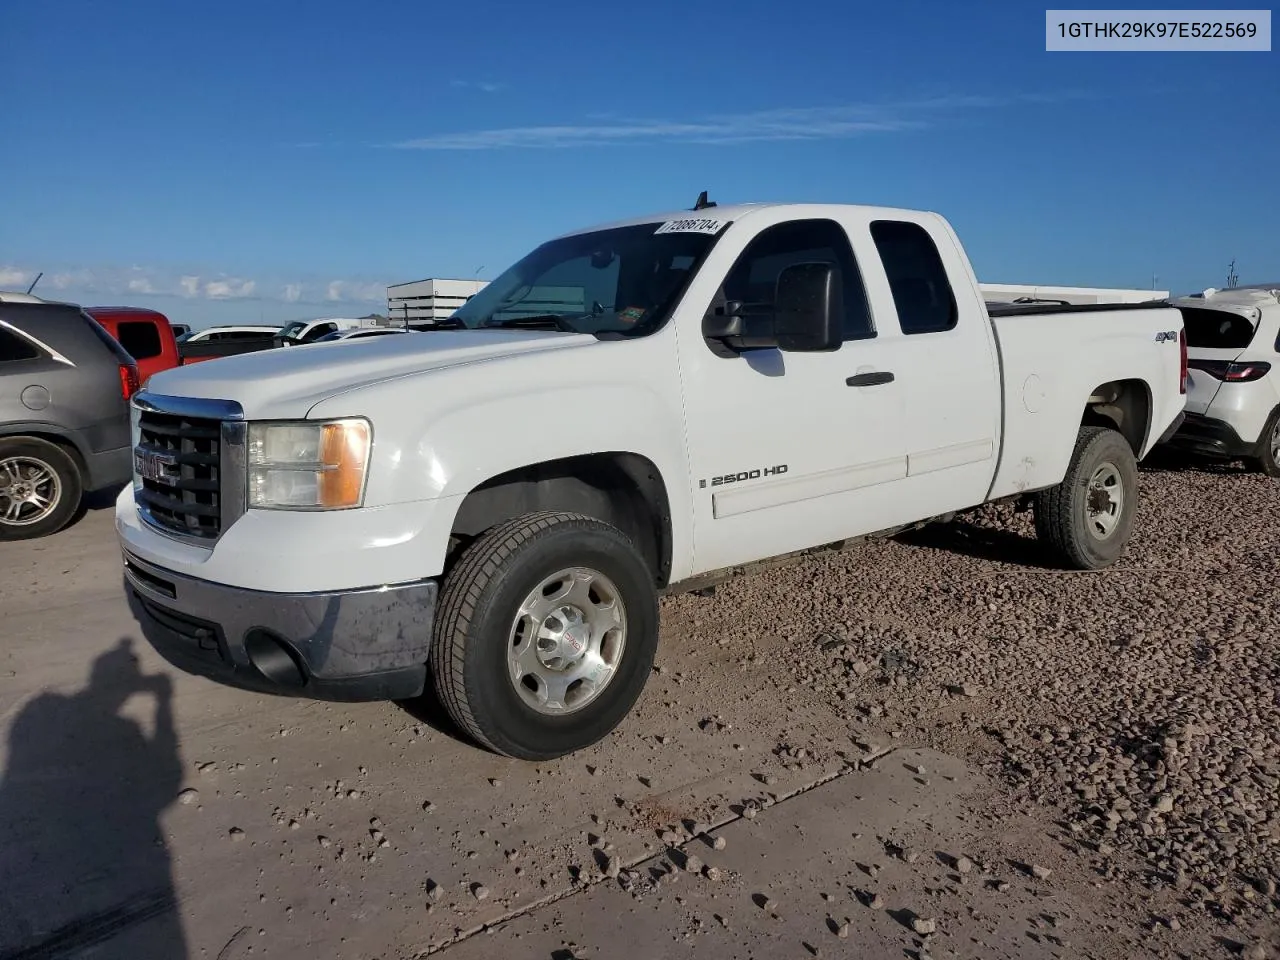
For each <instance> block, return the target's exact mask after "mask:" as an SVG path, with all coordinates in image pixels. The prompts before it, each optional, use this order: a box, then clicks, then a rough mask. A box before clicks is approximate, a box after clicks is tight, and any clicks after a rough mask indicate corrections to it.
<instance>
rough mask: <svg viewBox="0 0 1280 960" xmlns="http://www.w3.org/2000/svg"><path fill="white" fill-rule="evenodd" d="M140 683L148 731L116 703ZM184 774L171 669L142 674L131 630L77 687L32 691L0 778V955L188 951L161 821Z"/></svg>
mask: <svg viewBox="0 0 1280 960" xmlns="http://www.w3.org/2000/svg"><path fill="white" fill-rule="evenodd" d="M137 694H142V695H144V696H148V697H150V698H151V699H152V700H153V701H154V707H155V710H154V714H155V732H154V734H153V735H152V736H151V737H147V736H146V734H145V732H144V731H143V729H142V727H141V725H140V724H139V723H137V722H136V721H134V720H132V719H129V718H128V717H126V716H122V715H121V710H122V708H123V707H124V706H125V703H126V702H127V701H129V700H130V699H131V698H133V697H134V696H135V695H137ZM181 782H182V761H181V759H180V758H179V756H178V741H177V735H176V733H175V732H174V727H173V711H172V687H171V685H170V682H169V678H168V676H166V675H164V674H154V675H151V676H144V675H143V674H142V672H141V671H140V670H139V668H138V660H137V657H136V656H135V655H134V653H133V649H132V641H130V640H127V639H125V640H121V641H120V643H119V644H118V645H116V646H115V647H113V648H112V649H111V650H109V651H107V652H106V653H104V654H102V655H101V656H100V657H98V658H97V659H96V660H95V661H94V662H93V666H92V668H91V670H90V673H89V683H88V686H86V687H85V688H84V689H83V690H81V691H79V692H78V693H74V694H69V695H67V694H60V693H43V694H40V695H39V696H37V697H35V698H33V699H32V700H30V701H29V702H28V703H27V704H26V705H25V706H24V707H23V708H22V711H21V712H20V713H19V714H18V715H17V717H16V718H15V719H14V721H13V724H12V726H11V727H10V729H9V754H8V765H7V767H6V769H5V772H4V777H3V780H2V781H0V960H19V958H20V960H36V958H40V960H63V958H72V957H77V958H80V957H83V958H88V957H93V958H95V960H96V958H106V957H120V958H129V960H140V958H144V957H145V958H154V960H185V958H186V957H187V946H186V943H185V939H184V937H183V933H182V926H181V920H180V917H179V914H178V906H177V901H176V897H175V894H174V886H173V877H172V873H171V869H170V862H169V851H168V849H167V847H166V845H165V842H164V839H163V837H162V836H161V828H160V823H159V817H160V814H161V813H162V812H163V811H164V809H165V808H166V807H168V806H169V805H170V804H171V803H173V801H174V799H175V797H176V792H177V790H178V787H179V785H180V784H181Z"/></svg>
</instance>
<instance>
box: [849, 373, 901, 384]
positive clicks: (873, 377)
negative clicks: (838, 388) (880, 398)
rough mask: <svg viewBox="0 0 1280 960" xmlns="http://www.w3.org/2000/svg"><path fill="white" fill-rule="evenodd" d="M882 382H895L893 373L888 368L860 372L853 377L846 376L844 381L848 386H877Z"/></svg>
mask: <svg viewBox="0 0 1280 960" xmlns="http://www.w3.org/2000/svg"><path fill="white" fill-rule="evenodd" d="M882 383H893V374H892V373H890V372H889V371H888V370H876V371H874V372H872V373H859V374H856V375H855V376H852V377H846V378H845V381H844V385H845V386H846V387H876V386H879V385H880V384H882Z"/></svg>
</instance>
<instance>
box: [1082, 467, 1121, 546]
mask: <svg viewBox="0 0 1280 960" xmlns="http://www.w3.org/2000/svg"><path fill="white" fill-rule="evenodd" d="M1123 514H1124V478H1123V477H1121V476H1120V470H1119V469H1118V468H1117V467H1116V465H1115V464H1114V463H1111V462H1109V461H1104V462H1103V463H1100V464H1098V469H1097V470H1095V471H1093V476H1092V477H1091V478H1090V479H1089V486H1088V489H1087V490H1086V491H1085V498H1084V523H1085V526H1086V527H1087V528H1088V529H1089V533H1091V534H1092V535H1093V536H1094V538H1095V539H1097V540H1106V539H1107V538H1108V537H1110V536H1111V534H1112V533H1114V532H1115V529H1116V527H1117V526H1118V525H1119V523H1120V517H1121V516H1122V515H1123Z"/></svg>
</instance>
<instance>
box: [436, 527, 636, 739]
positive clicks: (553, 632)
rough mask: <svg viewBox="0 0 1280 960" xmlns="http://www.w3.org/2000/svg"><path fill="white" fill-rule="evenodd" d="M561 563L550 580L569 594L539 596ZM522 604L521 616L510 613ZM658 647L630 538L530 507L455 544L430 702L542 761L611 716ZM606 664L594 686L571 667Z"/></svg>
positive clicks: (480, 733) (607, 728)
mask: <svg viewBox="0 0 1280 960" xmlns="http://www.w3.org/2000/svg"><path fill="white" fill-rule="evenodd" d="M570 570H577V571H579V573H578V576H577V579H576V580H574V579H573V578H569V577H566V578H562V580H563V582H562V583H561V584H560V586H561V587H564V586H565V585H566V584H569V583H571V582H573V583H577V584H578V586H577V587H576V588H575V589H576V591H577V592H576V595H575V594H574V593H572V592H570V593H569V594H567V595H559V596H558V595H557V593H556V592H555V591H552V592H551V593H550V597H551V599H549V600H543V599H540V598H546V597H547V596H548V594H547V593H546V592H542V591H541V590H540V587H541V585H542V584H544V582H545V581H548V580H550V579H553V578H555V577H556V576H557V575H558V574H559V573H561V572H566V571H570ZM589 577H592V579H590V580H588V578H589ZM535 592H536V593H537V595H536V596H535ZM561 594H563V591H561ZM526 601H529V603H526ZM619 601H620V608H619V606H618V602H619ZM526 607H532V608H533V614H532V616H522V615H521V614H522V611H524V610H525V609H526ZM610 610H612V611H613V613H612V614H610V612H609V611H610ZM547 611H552V612H550V613H548V612H547ZM554 611H562V612H564V618H563V619H561V618H559V617H557V616H555V613H554ZM575 611H576V613H575ZM619 614H620V615H619ZM575 618H577V619H575ZM614 620H618V621H620V622H621V625H622V627H623V628H624V629H623V631H622V632H619V631H618V630H617V629H616V628H615V627H610V624H611V623H612V622H613V621H614ZM602 638H603V639H602ZM544 644H546V646H545V647H544V646H543V645H544ZM657 646H658V597H657V591H656V589H655V587H654V582H653V574H652V573H651V572H650V570H649V567H648V565H647V564H646V563H645V561H644V559H643V557H641V555H640V552H639V551H638V550H637V549H636V547H635V545H634V544H633V543H632V542H631V541H630V540H629V539H628V538H627V537H626V536H625V535H624V534H623V533H622V532H621V531H619V530H618V529H616V528H615V527H612V526H610V525H609V524H607V523H603V522H601V521H599V520H595V519H593V518H590V517H585V516H581V515H579V514H572V513H559V512H541V513H532V514H526V515H525V516H521V517H516V518H515V519H513V520H509V521H506V522H505V523H501V524H499V525H497V526H496V527H494V528H493V529H491V530H489V531H488V532H486V533H485V534H484V535H482V536H481V537H479V538H478V539H477V540H476V541H475V542H473V543H472V544H471V545H470V546H468V547H467V548H466V549H465V550H464V551H463V552H462V554H461V556H460V557H459V558H458V562H457V564H456V565H455V566H454V568H453V569H452V571H451V572H450V573H449V574H448V576H447V577H446V578H445V583H444V589H443V590H442V591H441V595H440V603H439V606H438V607H437V614H436V623H435V629H434V633H433V637H432V644H431V653H430V658H431V661H430V666H431V671H432V674H433V676H434V680H435V689H436V693H437V694H438V695H439V698H440V701H441V703H443V704H444V706H445V708H446V709H447V710H448V712H449V714H450V716H451V717H452V718H453V720H454V722H455V723H457V724H458V726H459V727H461V728H462V729H463V730H464V731H465V732H466V733H467V734H468V735H469V736H470V737H472V738H473V739H474V740H476V741H477V742H478V743H480V744H482V745H483V746H485V747H488V748H489V749H490V750H493V751H494V752H496V753H500V754H504V755H506V756H509V757H516V758H518V759H522V760H551V759H554V758H557V757H562V756H565V755H567V754H570V753H573V752H575V751H577V750H581V749H582V748H584V747H587V746H589V745H591V744H593V743H595V742H597V741H598V740H601V739H603V738H604V737H605V736H607V735H608V734H609V733H610V732H612V731H613V729H614V728H615V727H616V726H617V725H618V724H619V723H621V722H622V720H623V718H624V717H626V715H627V714H628V713H629V712H630V711H631V708H632V707H633V706H634V705H635V703H636V700H637V699H639V696H640V693H641V691H642V690H643V688H644V685H645V682H646V681H647V680H648V678H649V672H650V670H651V669H652V667H653V658H654V654H655V652H656V651H657ZM587 648H590V649H587ZM593 654H594V659H592V658H591V657H592V655H593ZM575 658H578V659H576V660H575ZM513 660H514V661H516V662H514V663H513ZM610 662H612V671H611V672H610V673H609V675H608V677H607V678H605V679H604V680H603V681H601V682H599V683H598V684H596V685H593V682H592V678H588V677H584V674H583V673H582V671H584V670H587V669H588V665H589V664H596V665H597V669H601V670H603V669H604V668H600V667H599V665H600V664H605V665H606V666H607V664H609V663H610ZM517 674H520V676H519V678H517ZM603 675H604V674H603V672H600V673H597V674H595V675H594V678H595V679H599V677H602V676H603ZM574 677H576V678H577V679H576V680H574V681H573V682H572V683H571V684H570V686H569V688H568V692H567V693H564V694H563V695H556V694H557V691H558V690H561V689H563V687H564V684H565V683H566V682H568V678H574ZM557 704H559V705H560V706H559V707H557ZM566 706H567V707H568V708H567V709H566Z"/></svg>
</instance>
